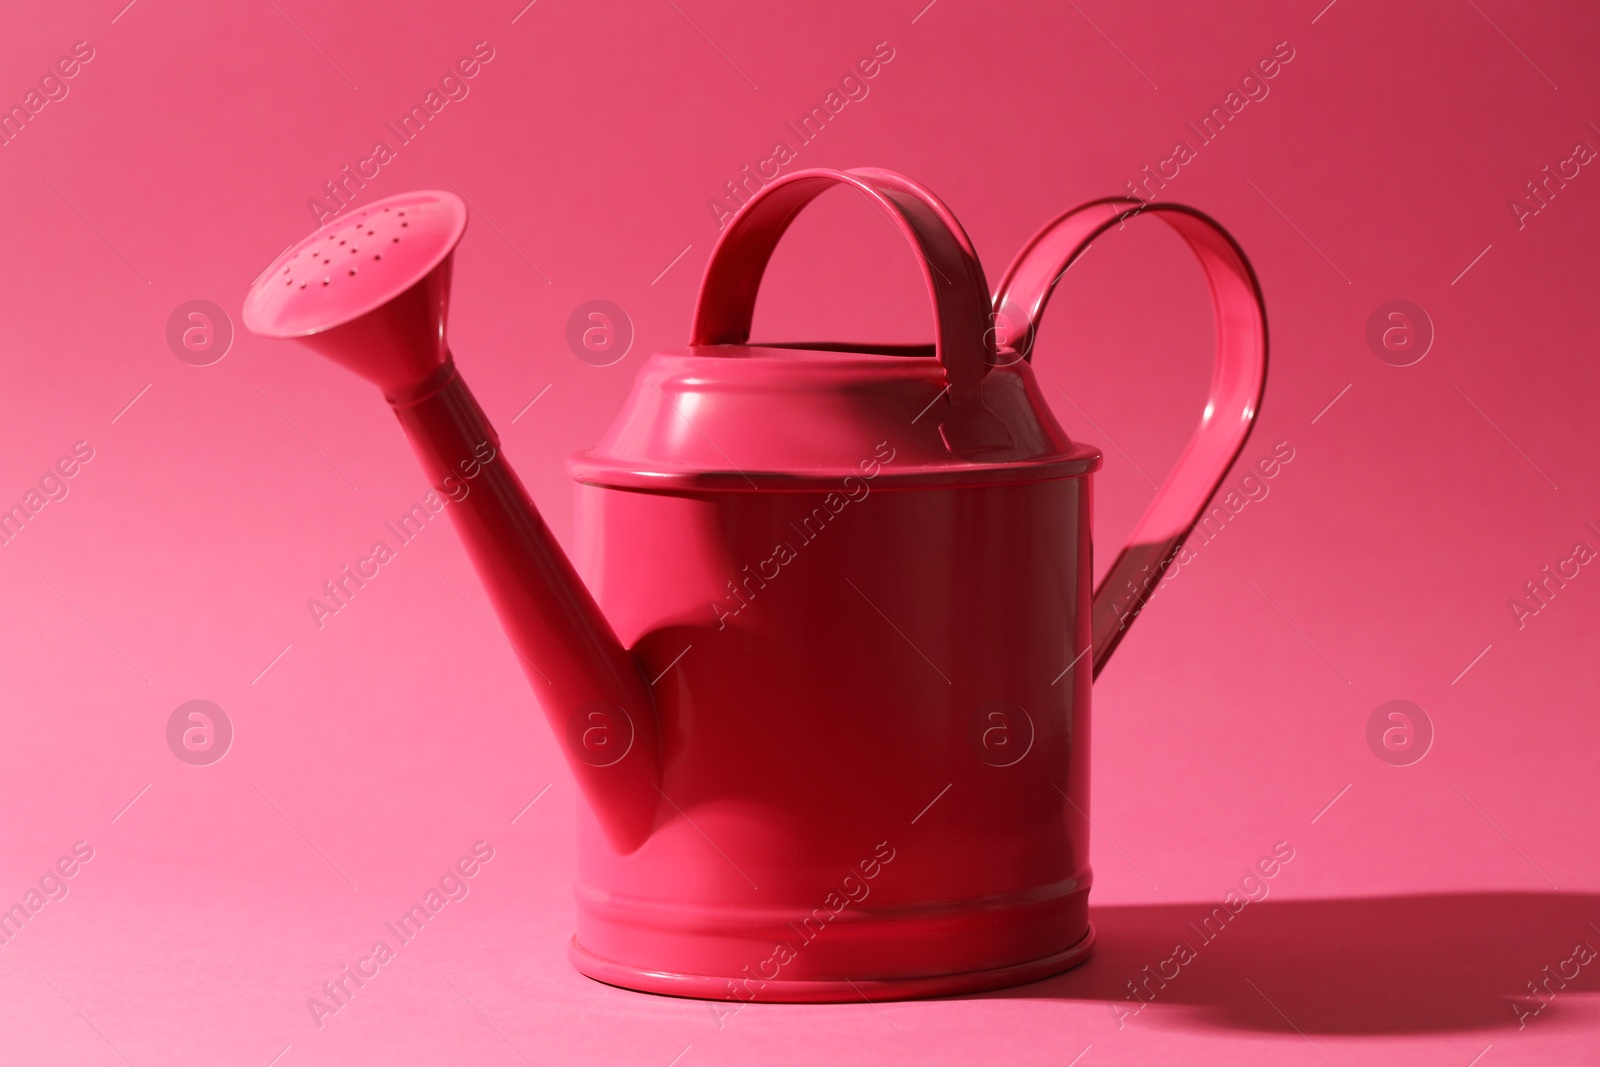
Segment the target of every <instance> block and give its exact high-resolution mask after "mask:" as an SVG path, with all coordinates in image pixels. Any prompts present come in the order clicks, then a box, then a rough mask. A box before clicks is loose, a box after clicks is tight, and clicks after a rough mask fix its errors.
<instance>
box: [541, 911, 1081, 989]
mask: <svg viewBox="0 0 1600 1067" xmlns="http://www.w3.org/2000/svg"><path fill="white" fill-rule="evenodd" d="M1094 941H1095V930H1094V924H1093V923H1090V924H1089V928H1088V929H1087V930H1086V931H1085V932H1084V935H1083V937H1081V938H1079V939H1078V941H1077V942H1075V943H1074V944H1072V945H1070V946H1069V947H1067V948H1064V949H1062V950H1061V951H1060V952H1053V953H1051V954H1050V955H1048V956H1041V957H1039V958H1038V959H1033V960H1027V961H1024V962H1022V963H1013V964H1007V965H1006V966H1004V967H994V968H990V969H988V970H982V971H962V972H958V973H955V974H935V975H915V976H910V977H905V978H861V979H855V980H851V979H774V980H771V981H764V982H761V983H760V986H759V988H757V989H755V990H754V994H755V995H754V996H752V997H750V998H749V1000H748V1001H746V999H745V998H743V997H738V996H730V995H729V994H728V989H729V986H730V984H731V983H733V982H734V981H736V980H737V979H736V978H734V977H730V976H727V975H722V976H715V975H700V974H682V973H678V972H675V971H660V970H646V969H643V968H639V967H631V966H628V965H627V964H623V963H618V962H616V961H614V960H608V959H604V958H602V957H600V956H596V955H595V954H594V953H592V952H590V951H589V950H588V949H586V948H584V947H583V946H582V945H580V944H578V939H577V937H573V939H572V941H571V943H570V944H569V945H568V946H567V958H568V959H569V960H571V961H572V965H573V966H574V967H576V968H577V969H578V970H579V971H580V972H581V973H583V974H584V975H586V976H588V977H589V978H592V979H594V980H595V981H597V982H603V983H605V984H606V985H611V986H617V987H618V988H621V989H632V990H635V991H637V992H641V993H657V994H661V995H664V996H671V997H686V998H690V999H696V1000H715V1001H723V1002H733V1003H747V1002H754V1003H764V1004H837V1003H847V1002H851V1001H860V1000H862V999H866V1000H870V1001H877V1000H919V999H922V998H926V997H948V996H956V995H959V994H963V993H982V992H986V991H988V990H992V989H1004V988H1006V987H1008V986H1017V985H1026V984H1027V983H1029V982H1038V981H1042V980H1043V979H1045V978H1050V977H1053V976H1055V975H1057V974H1060V973H1062V972H1063V971H1068V970H1071V969H1072V968H1074V967H1076V966H1078V965H1079V964H1080V963H1083V962H1085V961H1086V960H1088V959H1089V957H1090V956H1091V955H1092V954H1093V953H1092V949H1093V948H1094Z"/></svg>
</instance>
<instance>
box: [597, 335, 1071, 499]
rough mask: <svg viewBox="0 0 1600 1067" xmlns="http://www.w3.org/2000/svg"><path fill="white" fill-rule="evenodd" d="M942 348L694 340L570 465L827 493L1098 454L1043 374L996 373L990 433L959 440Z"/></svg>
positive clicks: (602, 474) (650, 481) (668, 479)
mask: <svg viewBox="0 0 1600 1067" xmlns="http://www.w3.org/2000/svg"><path fill="white" fill-rule="evenodd" d="M950 393H951V390H950V387H949V384H948V382H947V381H946V376H945V372H944V368H943V366H942V365H941V364H940V362H939V361H938V360H936V359H934V358H932V346H910V345H907V346H887V345H885V346H862V347H861V348H860V349H858V350H848V351H847V350H842V349H841V348H839V347H836V346H828V348H826V349H824V348H820V347H798V346H788V345H771V346H754V345H743V344H740V345H732V344H730V345H696V346H690V347H688V348H683V349H676V350H671V351H665V352H658V353H656V354H655V355H654V356H652V357H651V358H650V359H649V360H648V361H647V362H646V363H645V365H644V367H643V369H642V370H641V371H640V372H639V375H638V377H637V378H636V379H635V381H634V385H633V391H632V393H631V394H630V396H629V397H628V401H627V403H626V404H625V405H624V406H623V410H622V413H621V414H620V415H619V416H618V418H617V421H616V422H615V423H614V424H613V425H612V427H611V429H610V431H609V432H608V433H607V434H606V435H605V437H604V438H603V439H602V440H601V441H600V443H599V444H597V445H596V446H595V447H594V448H592V449H590V450H588V451H585V452H580V453H578V454H577V455H575V456H573V457H572V458H571V459H570V460H569V461H568V470H569V471H570V473H571V474H572V475H573V477H575V478H576V479H577V480H579V481H581V482H585V483H588V484H591V485H600V486H610V487H613V488H626V489H655V490H659V491H705V490H731V491H740V490H746V491H747V490H751V489H762V490H789V491H794V492H804V491H813V492H814V491H827V490H830V489H837V488H839V487H840V485H841V482H842V480H843V479H846V478H851V477H855V478H861V477H868V478H877V479H878V481H876V482H875V483H874V485H875V486H876V487H878V488H894V487H901V488H912V487H931V486H933V485H962V484H979V483H981V484H993V483H996V482H1013V481H1037V480H1043V479H1047V478H1065V477H1075V476H1077V475H1081V474H1084V473H1086V472H1088V471H1091V470H1094V469H1095V468H1097V467H1098V466H1099V465H1100V453H1099V451H1098V450H1097V449H1095V448H1093V447H1092V446H1089V445H1081V444H1075V443H1074V442H1073V441H1071V440H1070V439H1069V438H1068V437H1067V435H1066V433H1065V432H1064V431H1063V430H1062V429H1061V427H1060V426H1059V424H1057V423H1056V421H1055V419H1054V417H1053V416H1051V414H1050V411H1049V408H1048V406H1047V405H1046V403H1045V401H1044V398H1043V396H1042V395H1041V394H1040V393H1039V389H1038V385H1037V384H1036V382H1035V380H1034V377H1033V373H1032V369H1031V368H1030V367H1029V365H1028V364H1027V363H1024V362H1021V361H1018V362H1017V363H1015V364H1012V365H1010V366H995V367H992V368H991V369H990V371H989V373H988V374H987V375H985V376H984V378H983V380H982V384H981V387H980V396H979V397H978V402H979V404H980V405H981V406H980V408H979V409H978V411H977V415H976V416H975V418H976V419H977V420H980V421H981V422H982V423H983V425H981V426H980V427H978V430H977V431H971V430H963V431H960V432H966V433H973V432H984V431H987V433H988V438H987V440H983V441H977V442H972V441H967V442H963V441H961V440H959V439H957V440H956V441H955V442H954V444H952V443H951V441H950V440H948V438H950V437H951V436H952V434H953V433H955V432H957V431H956V430H953V429H952V426H953V425H954V424H956V421H957V418H958V417H959V412H957V411H956V410H955V405H954V403H953V402H952V400H951V397H950Z"/></svg>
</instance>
